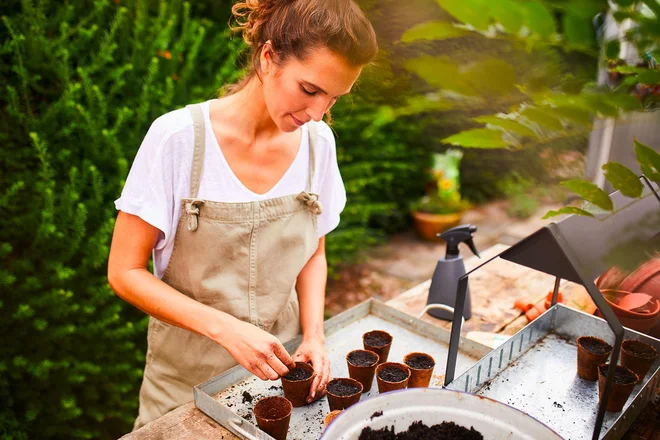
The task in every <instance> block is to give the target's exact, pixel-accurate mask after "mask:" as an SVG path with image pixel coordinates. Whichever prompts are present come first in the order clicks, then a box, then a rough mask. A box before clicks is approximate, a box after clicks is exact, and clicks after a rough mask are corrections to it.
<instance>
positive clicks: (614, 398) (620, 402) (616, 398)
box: [598, 364, 639, 412]
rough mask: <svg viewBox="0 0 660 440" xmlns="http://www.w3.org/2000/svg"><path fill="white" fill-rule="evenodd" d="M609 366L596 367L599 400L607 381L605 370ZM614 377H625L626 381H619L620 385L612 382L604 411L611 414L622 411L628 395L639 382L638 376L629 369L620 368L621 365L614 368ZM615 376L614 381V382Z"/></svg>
mask: <svg viewBox="0 0 660 440" xmlns="http://www.w3.org/2000/svg"><path fill="white" fill-rule="evenodd" d="M609 366H610V364H603V365H601V366H599V367H598V398H599V399H601V398H602V396H603V389H604V388H605V380H606V379H607V369H608V368H609ZM615 375H621V376H624V377H627V380H625V378H624V380H621V382H620V383H616V382H615V381H612V391H611V392H610V397H609V399H608V400H607V406H606V409H607V410H608V411H612V412H619V411H621V410H622V409H623V406H624V405H625V404H626V401H627V400H628V397H630V393H632V390H633V388H635V384H637V382H639V376H637V375H636V374H635V373H634V372H633V371H632V370H631V369H629V368H626V367H622V366H621V365H617V366H616V371H615ZM616 379H617V378H616V376H615V380H616Z"/></svg>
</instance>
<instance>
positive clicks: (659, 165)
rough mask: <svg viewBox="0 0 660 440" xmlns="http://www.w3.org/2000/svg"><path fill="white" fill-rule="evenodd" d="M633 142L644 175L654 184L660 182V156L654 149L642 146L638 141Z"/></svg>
mask: <svg viewBox="0 0 660 440" xmlns="http://www.w3.org/2000/svg"><path fill="white" fill-rule="evenodd" d="M633 141H634V143H635V154H636V155H637V162H638V163H639V166H640V167H641V168H642V173H644V175H646V177H648V178H649V179H651V180H653V181H654V182H660V154H658V152H657V151H655V150H654V149H653V148H651V147H648V146H646V145H644V144H642V143H641V142H639V141H638V140H637V139H634V140H633Z"/></svg>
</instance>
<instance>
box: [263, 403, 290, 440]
mask: <svg viewBox="0 0 660 440" xmlns="http://www.w3.org/2000/svg"><path fill="white" fill-rule="evenodd" d="M291 411H293V406H292V405H291V402H289V401H288V400H287V399H285V398H284V397H279V396H271V397H266V398H264V399H261V400H260V401H258V402H257V404H256V405H255V406H254V416H255V418H256V419H257V425H259V429H261V430H262V431H264V432H266V433H268V434H269V435H270V436H271V437H273V438H275V439H276V440H286V435H287V432H288V431H289V421H290V420H291Z"/></svg>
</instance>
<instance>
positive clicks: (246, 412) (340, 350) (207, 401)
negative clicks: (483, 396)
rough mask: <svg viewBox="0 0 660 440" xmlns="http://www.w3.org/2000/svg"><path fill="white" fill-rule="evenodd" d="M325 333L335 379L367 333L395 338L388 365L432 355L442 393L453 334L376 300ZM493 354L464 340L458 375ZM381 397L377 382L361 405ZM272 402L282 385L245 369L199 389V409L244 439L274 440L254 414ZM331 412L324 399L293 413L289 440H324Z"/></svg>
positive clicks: (331, 323)
mask: <svg viewBox="0 0 660 440" xmlns="http://www.w3.org/2000/svg"><path fill="white" fill-rule="evenodd" d="M324 329H325V335H326V349H327V351H328V356H329V357H330V363H331V376H332V377H348V367H347V365H346V354H347V353H348V352H349V351H351V350H354V349H358V348H362V334H363V333H365V332H367V331H369V330H374V329H379V330H385V331H387V332H389V333H390V334H391V335H392V336H393V342H392V348H391V350H390V354H389V356H388V360H391V361H396V362H401V361H402V360H403V356H404V355H406V354H407V353H410V352H413V351H424V352H426V353H429V354H430V355H431V356H433V358H434V359H435V361H436V367H435V370H434V375H433V377H432V379H431V386H432V387H437V388H440V387H442V384H443V382H444V374H443V373H444V366H445V365H446V363H447V354H448V350H449V331H447V330H445V329H442V328H439V327H436V326H434V325H432V324H429V323H426V322H424V321H421V320H419V319H417V318H414V317H412V316H410V315H407V314H405V313H403V312H400V311H398V310H396V309H393V308H391V307H389V306H386V305H385V304H383V303H381V302H379V301H376V300H373V299H370V300H368V301H365V302H364V303H362V304H359V305H357V306H355V307H353V308H351V309H349V310H347V311H345V312H343V313H341V314H339V315H337V316H335V317H333V318H331V319H329V320H328V321H326V322H325V324H324ZM300 342H301V339H300V337H297V338H295V339H293V340H291V341H289V342H287V343H286V344H284V346H285V347H286V349H287V350H288V351H289V353H293V352H294V351H295V350H296V348H297V347H298V346H299V345H300ZM490 350H491V349H490V348H489V347H486V346H485V345H482V344H479V343H476V342H473V341H470V340H468V339H463V338H461V342H460V345H459V356H458V362H457V370H458V371H460V372H463V371H466V370H467V369H468V368H469V367H470V366H472V365H473V364H475V363H476V362H478V360H479V359H481V358H482V357H483V356H485V355H486V354H487V353H488V352H489V351H490ZM244 393H247V394H245V397H247V399H246V398H244ZM248 394H249V396H248ZM376 394H378V388H377V386H376V380H375V379H374V382H373V387H372V389H371V390H370V391H368V392H365V393H364V394H363V396H362V400H364V399H366V398H368V397H369V396H372V395H376ZM267 396H283V393H282V389H281V383H280V381H276V382H264V381H261V380H259V379H258V378H256V377H254V376H253V375H252V374H250V373H249V372H248V371H247V370H245V369H244V368H243V367H241V366H237V367H234V368H232V369H231V370H228V371H227V372H225V373H223V374H221V375H219V376H216V377H214V378H212V379H210V380H208V381H206V382H204V383H203V384H201V385H197V386H196V387H194V400H195V405H196V406H197V408H199V409H200V410H202V411H203V412H204V413H205V414H206V415H208V416H209V417H211V418H212V419H213V420H215V421H216V422H218V423H220V424H221V425H222V426H224V427H226V428H227V429H229V430H230V431H231V432H233V433H234V434H236V435H237V436H239V437H240V438H243V439H250V440H251V439H271V437H270V436H269V435H267V434H266V433H264V432H263V431H261V430H260V429H259V428H258V427H257V424H256V420H255V419H254V417H253V414H252V408H253V407H254V404H255V403H256V402H257V400H258V399H260V398H262V397H267ZM250 398H251V399H252V401H251V402H250V401H249V400H250ZM328 412H329V407H328V403H327V399H326V398H325V397H324V398H322V399H320V400H318V401H316V402H314V403H312V404H310V405H307V406H304V407H302V408H294V409H293V414H292V415H291V421H290V424H289V436H288V439H289V440H296V439H298V440H306V439H313V438H319V437H320V436H321V434H322V432H323V419H324V417H325V415H326V414H327V413H328Z"/></svg>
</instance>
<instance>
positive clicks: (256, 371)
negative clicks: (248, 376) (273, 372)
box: [246, 364, 268, 380]
mask: <svg viewBox="0 0 660 440" xmlns="http://www.w3.org/2000/svg"><path fill="white" fill-rule="evenodd" d="M246 369H247V370H248V371H249V372H250V373H252V374H254V375H255V376H257V377H258V378H259V379H261V380H268V378H267V377H266V375H265V374H264V373H263V371H261V368H259V367H258V366H257V364H254V365H250V368H246Z"/></svg>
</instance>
